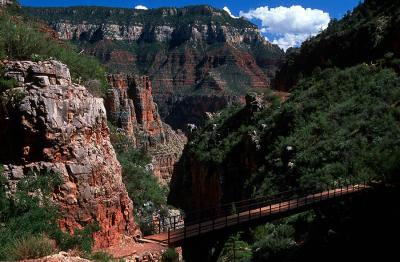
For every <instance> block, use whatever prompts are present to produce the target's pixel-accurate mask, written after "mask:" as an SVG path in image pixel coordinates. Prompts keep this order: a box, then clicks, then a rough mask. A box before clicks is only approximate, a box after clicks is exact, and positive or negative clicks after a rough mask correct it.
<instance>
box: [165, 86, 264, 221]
mask: <svg viewBox="0 0 400 262" xmlns="http://www.w3.org/2000/svg"><path fill="white" fill-rule="evenodd" d="M245 103H246V106H244V107H243V108H241V109H240V110H239V111H238V112H237V113H236V114H233V115H232V116H231V117H229V118H228V119H227V121H225V122H222V123H219V122H218V121H217V122H215V123H213V122H211V123H209V124H208V125H207V126H205V128H204V129H203V130H202V133H203V134H208V135H207V136H202V137H192V138H190V139H189V143H188V146H187V147H186V148H185V150H184V153H183V155H182V157H181V159H180V161H179V162H178V163H177V168H176V169H175V172H174V174H173V176H172V181H171V190H170V195H169V198H168V202H169V203H170V204H172V205H174V206H176V207H179V208H182V209H183V210H184V211H185V212H187V213H189V214H190V212H191V211H194V210H202V209H207V208H213V207H218V206H219V205H221V204H226V203H231V202H234V201H240V200H243V199H246V198H248V192H246V190H245V182H246V181H247V180H248V179H249V178H250V177H251V175H252V174H253V173H255V172H257V170H258V167H259V163H260V162H262V161H263V154H262V153H260V152H261V151H262V149H261V146H260V141H259V138H258V133H257V131H255V130H256V129H255V130H254V131H249V132H246V134H244V135H242V134H240V132H238V130H240V129H241V127H242V125H243V124H244V123H249V122H250V121H251V119H252V117H253V116H254V115H256V114H257V113H259V112H260V111H261V110H262V109H263V108H264V103H265V102H264V101H263V100H262V99H261V97H259V96H256V95H254V94H253V95H247V96H246V102H245ZM214 117H218V116H214ZM230 135H233V136H236V137H235V138H232V139H233V140H236V139H239V140H238V141H237V142H234V143H232V145H231V144H228V145H221V147H217V146H210V148H207V149H205V148H203V145H202V143H203V142H204V141H205V140H208V141H207V143H216V144H219V141H220V140H222V139H224V138H227V137H229V136H230ZM225 148H229V151H228V152H224V150H225ZM200 150H204V152H200ZM209 153H210V154H214V155H215V156H213V157H211V158H210V157H205V156H204V155H205V154H209ZM221 156H222V159H221V160H219V159H218V158H219V157H221Z"/></svg>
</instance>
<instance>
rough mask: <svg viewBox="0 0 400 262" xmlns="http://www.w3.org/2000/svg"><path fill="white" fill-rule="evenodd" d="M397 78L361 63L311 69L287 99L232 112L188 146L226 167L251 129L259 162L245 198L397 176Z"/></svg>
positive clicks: (399, 148)
mask: <svg viewBox="0 0 400 262" xmlns="http://www.w3.org/2000/svg"><path fill="white" fill-rule="evenodd" d="M399 101H400V78H399V77H398V76H397V75H396V73H395V72H393V71H392V70H390V69H384V68H381V67H377V66H367V65H360V66H356V67H352V68H348V69H344V70H340V69H336V68H332V69H326V70H324V71H322V72H321V71H319V72H315V73H314V74H313V76H312V77H310V78H307V79H304V80H302V81H301V82H300V83H299V84H298V85H297V86H296V88H295V89H294V92H293V93H292V95H291V97H290V98H289V100H288V101H287V102H285V103H284V104H282V105H280V104H279V103H272V105H271V106H270V107H267V108H265V109H264V110H263V111H261V112H257V113H255V114H253V115H250V116H248V115H245V114H246V112H247V111H245V109H231V111H232V112H231V113H230V114H229V113H228V114H221V116H220V117H217V118H216V119H215V120H212V121H211V122H210V123H208V125H206V127H205V128H204V129H203V130H201V131H199V132H198V133H197V134H196V135H195V136H194V138H193V140H192V142H190V145H189V148H188V150H189V151H190V152H192V153H193V154H195V156H196V157H197V159H198V160H199V161H202V162H206V163H209V164H210V165H214V166H215V165H217V166H224V163H225V162H227V161H228V160H229V157H231V152H232V151H234V150H235V148H236V147H237V146H238V145H239V146H240V144H241V143H242V141H243V140H244V139H246V137H247V136H248V134H249V133H252V134H256V137H257V140H259V141H260V145H261V148H260V150H259V151H258V152H257V154H259V155H260V157H259V158H260V159H262V160H261V161H260V162H259V163H258V171H257V172H256V173H254V174H251V176H250V179H248V181H247V183H246V184H247V187H246V190H247V192H246V195H248V196H254V195H265V194H273V193H276V192H278V191H284V190H289V189H291V188H300V189H304V190H305V189H319V188H323V187H324V186H325V185H326V183H328V182H331V181H337V180H340V179H348V178H358V179H370V178H378V179H385V180H393V179H397V178H396V175H397V172H398V171H399V169H400V166H399V163H400V162H399V160H400V154H399V152H400V143H399V141H400V135H399V131H400V130H399V129H400V122H399V120H400V118H399V117H400V108H399V103H400V102H399Z"/></svg>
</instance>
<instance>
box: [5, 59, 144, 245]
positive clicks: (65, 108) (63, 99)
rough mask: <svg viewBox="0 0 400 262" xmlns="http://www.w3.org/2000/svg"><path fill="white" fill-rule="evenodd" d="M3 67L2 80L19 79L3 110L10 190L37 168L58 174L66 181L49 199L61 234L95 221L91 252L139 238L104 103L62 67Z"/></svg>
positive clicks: (7, 64) (10, 63) (24, 63)
mask: <svg viewBox="0 0 400 262" xmlns="http://www.w3.org/2000/svg"><path fill="white" fill-rule="evenodd" d="M4 66H5V71H6V73H5V76H6V77H10V78H14V79H15V80H16V82H17V86H16V87H15V88H13V89H11V90H8V91H6V92H5V93H3V94H2V96H3V106H2V107H0V126H1V127H2V128H1V131H0V144H1V145H2V147H1V148H0V162H2V163H4V164H5V172H4V175H5V176H6V177H7V178H8V185H9V189H10V190H11V191H13V190H15V187H16V184H17V183H18V181H19V180H20V179H22V178H23V177H25V176H28V175H32V174H39V172H37V171H54V172H58V173H60V175H61V177H62V179H63V181H64V183H63V185H62V186H61V188H60V189H59V190H58V191H56V192H54V194H53V198H54V201H55V202H56V203H57V204H58V205H59V206H60V208H61V211H62V214H63V216H62V218H61V219H60V220H59V224H60V227H61V228H62V229H63V230H65V231H67V232H71V233H73V231H74V230H75V229H78V228H82V227H84V226H85V225H87V224H88V223H89V224H90V223H93V222H97V223H98V224H99V226H100V227H101V230H100V231H99V232H96V233H95V234H94V240H95V247H107V246H110V245H113V244H118V243H119V241H120V240H121V239H122V238H123V237H124V236H125V235H127V236H140V234H141V233H140V231H139V230H138V228H137V227H136V225H135V223H134V218H133V213H132V209H133V204H132V201H131V200H130V199H129V197H128V193H127V191H126V188H125V185H124V184H123V183H122V176H121V167H120V164H119V162H118V161H117V158H116V155H115V152H114V149H113V147H112V145H111V142H110V138H109V129H108V127H107V118H106V110H105V107H104V103H103V99H100V98H94V97H93V96H92V95H91V94H90V93H89V92H88V91H87V90H86V88H85V87H84V86H81V85H77V84H73V83H72V82H71V77H70V74H69V70H68V68H67V67H66V66H65V65H63V64H62V63H60V62H57V61H45V62H38V63H34V62H29V61H17V62H15V61H5V62H4ZM7 97H8V99H6V100H4V99H5V98H7ZM10 97H13V98H12V99H11V98H10ZM17 100H18V101H17Z"/></svg>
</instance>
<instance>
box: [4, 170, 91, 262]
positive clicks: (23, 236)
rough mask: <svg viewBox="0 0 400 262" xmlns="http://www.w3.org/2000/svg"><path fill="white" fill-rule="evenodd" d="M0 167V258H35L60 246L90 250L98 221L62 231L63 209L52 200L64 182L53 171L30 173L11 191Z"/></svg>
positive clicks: (60, 248)
mask: <svg viewBox="0 0 400 262" xmlns="http://www.w3.org/2000/svg"><path fill="white" fill-rule="evenodd" d="M2 169H3V167H2V166H1V170H0V260H21V259H34V258H40V257H44V256H46V255H50V254H52V253H54V252H55V251H56V250H57V249H58V250H70V249H76V250H81V251H82V252H83V253H84V254H90V252H91V248H92V245H93V239H92V237H91V235H92V233H93V232H94V231H96V230H98V227H97V226H96V225H88V226H87V227H85V228H84V229H82V230H76V231H75V234H74V236H70V235H69V234H67V233H63V232H62V231H61V230H60V229H59V227H58V224H57V219H58V218H59V216H60V215H61V213H60V212H61V210H59V208H58V207H57V206H56V205H54V203H53V202H52V193H53V191H54V190H55V189H56V188H57V187H59V186H60V185H61V179H60V176H59V175H58V174H56V173H53V172H41V173H31V174H30V175H29V176H27V177H25V178H23V179H22V180H20V181H19V182H18V185H17V190H16V192H15V194H14V195H13V196H12V197H10V196H9V195H8V193H7V192H8V189H7V183H6V180H5V178H4V177H3V176H2V172H3V171H2Z"/></svg>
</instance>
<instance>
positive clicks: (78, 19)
mask: <svg viewBox="0 0 400 262" xmlns="http://www.w3.org/2000/svg"><path fill="white" fill-rule="evenodd" d="M21 11H22V12H23V13H24V14H27V15H31V16H33V17H37V18H40V19H43V20H45V21H47V22H55V21H61V20H65V21H69V22H72V23H82V22H86V23H103V22H114V23H118V24H130V25H131V24H142V25H148V26H156V25H166V24H168V25H171V26H174V25H177V24H193V23H200V24H204V23H207V24H208V23H210V22H214V23H218V24H221V25H230V26H234V27H236V28H240V29H243V28H251V29H257V26H255V25H254V24H252V23H251V22H249V21H246V20H245V19H242V18H239V19H237V18H233V17H231V16H230V15H229V14H228V13H227V12H226V11H224V10H220V9H216V8H213V7H211V6H207V5H198V6H187V7H183V8H173V7H164V8H157V9H149V10H138V9H133V8H132V9H128V8H111V7H98V6H76V7H67V8H62V7H49V8H34V7H23V8H22V10H21Z"/></svg>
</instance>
